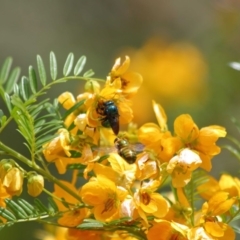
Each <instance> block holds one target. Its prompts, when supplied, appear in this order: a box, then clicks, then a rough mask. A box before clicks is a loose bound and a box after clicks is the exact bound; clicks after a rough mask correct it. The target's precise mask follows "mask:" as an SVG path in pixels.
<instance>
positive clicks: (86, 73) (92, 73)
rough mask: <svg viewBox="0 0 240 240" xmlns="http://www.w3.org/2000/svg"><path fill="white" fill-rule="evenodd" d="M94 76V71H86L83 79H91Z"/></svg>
mask: <svg viewBox="0 0 240 240" xmlns="http://www.w3.org/2000/svg"><path fill="white" fill-rule="evenodd" d="M93 75H94V71H93V70H92V69H89V70H88V71H86V72H85V73H84V74H83V77H85V78H90V77H92V76H93Z"/></svg>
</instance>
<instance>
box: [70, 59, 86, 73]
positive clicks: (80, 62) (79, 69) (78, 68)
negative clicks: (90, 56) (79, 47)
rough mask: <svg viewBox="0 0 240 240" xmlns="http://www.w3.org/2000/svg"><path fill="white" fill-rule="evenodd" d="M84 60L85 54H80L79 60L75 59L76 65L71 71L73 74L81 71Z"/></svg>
mask: <svg viewBox="0 0 240 240" xmlns="http://www.w3.org/2000/svg"><path fill="white" fill-rule="evenodd" d="M86 60H87V58H86V56H81V57H80V58H79V60H78V61H77V64H76V66H75V68H74V71H73V72H74V75H75V76H77V75H79V74H80V73H81V72H82V70H83V68H84V66H85V64H86Z"/></svg>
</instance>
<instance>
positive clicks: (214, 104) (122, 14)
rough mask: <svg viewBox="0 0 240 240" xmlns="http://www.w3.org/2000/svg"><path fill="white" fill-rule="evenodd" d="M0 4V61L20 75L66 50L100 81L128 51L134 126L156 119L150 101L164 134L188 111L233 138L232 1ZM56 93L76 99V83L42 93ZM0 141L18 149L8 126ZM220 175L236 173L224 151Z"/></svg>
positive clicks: (239, 112) (25, 233) (218, 161)
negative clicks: (136, 82) (135, 81)
mask: <svg viewBox="0 0 240 240" xmlns="http://www.w3.org/2000/svg"><path fill="white" fill-rule="evenodd" d="M0 6H1V7H0V63H2V62H3V61H4V59H5V58H6V57H7V56H12V57H13V59H14V66H20V67H21V69H22V74H23V75H27V72H28V66H29V65H33V66H36V55H37V54H40V55H41V56H42V58H43V60H44V61H45V63H46V64H48V62H49V52H50V51H54V52H55V54H56V56H57V58H58V62H59V65H60V66H63V64H64V61H65V59H66V57H67V55H68V53H69V52H73V53H74V55H75V57H76V58H78V57H80V56H81V55H83V54H84V55H86V56H87V65H86V68H85V69H86V70H87V69H89V68H92V69H93V70H94V71H95V73H96V74H95V76H96V77H99V78H105V77H106V75H107V74H108V72H109V71H110V69H111V67H112V65H113V63H114V60H115V58H116V57H118V56H122V57H124V55H126V54H128V55H129V56H130V57H131V60H132V65H131V70H134V71H138V72H139V73H141V74H142V75H143V77H144V84H143V87H142V89H141V90H140V93H139V94H138V96H136V98H135V100H134V105H133V108H134V111H135V116H136V117H135V119H134V120H135V122H136V123H138V124H139V126H140V125H141V124H143V123H145V122H148V121H156V120H155V117H154V114H153V111H152V105H151V99H154V100H155V101H157V102H159V103H160V104H162V105H163V107H164V108H165V110H166V113H167V114H168V117H169V120H168V122H169V128H170V129H172V125H173V121H174V119H175V118H176V117H177V116H178V115H179V114H181V113H189V114H190V115H191V116H192V117H193V119H194V120H195V122H196V123H197V124H198V126H199V127H203V126H207V125H213V124H217V125H223V126H225V127H226V128H227V131H228V133H229V134H230V135H232V136H235V137H238V138H239V133H238V132H237V130H236V127H235V125H234V124H233V123H232V122H231V117H235V118H236V119H239V121H240V109H239V106H240V104H239V102H240V94H239V92H240V72H238V71H236V70H233V69H231V68H230V67H229V66H228V64H229V62H232V61H238V60H240V1H239V0H210V1H209V0H202V1H199V0H191V1H188V0H181V1H173V0H168V1H159V0H152V1H146V0H128V1H127V0H122V1H114V0H105V1H97V0H95V1H94V0H85V1H83V0H79V1H63V0H52V1H45V0H42V1H27V0H25V1H24V0H22V1H7V0H1V1H0ZM62 91H72V92H73V93H74V94H75V95H77V94H78V93H80V92H81V91H82V85H79V83H78V82H71V84H69V83H68V84H63V85H61V86H60V85H59V86H58V88H57V89H56V90H55V92H54V91H50V93H49V94H50V96H52V97H56V96H57V95H58V94H60V93H61V92H62ZM139 104H141V110H139ZM1 107H2V103H1V102H0V108H1ZM0 138H1V140H3V139H4V142H5V143H9V144H10V145H12V146H13V145H14V146H15V148H16V149H17V150H19V151H21V152H23V153H24V152H25V147H23V144H22V143H21V138H20V137H19V136H18V133H17V132H16V129H15V127H12V128H10V129H8V131H7V132H6V134H5V135H2V136H1V137H0ZM13 139H14V140H13ZM226 142H227V141H226V140H225V141H221V142H220V143H222V144H224V143H226ZM223 171H226V172H230V173H232V174H233V175H234V176H239V163H238V162H237V160H236V159H235V158H234V157H232V156H231V154H229V153H228V152H227V151H226V150H223V152H222V154H221V155H220V156H218V157H216V158H215V159H214V160H213V174H214V175H215V176H217V177H218V176H219V174H220V172H223ZM38 228H41V225H36V224H33V223H27V224H18V225H16V226H13V227H11V228H6V229H3V230H2V231H1V233H0V239H5V240H20V239H21V240H22V239H28V240H31V239H36V237H35V235H36V234H35V231H36V229H38Z"/></svg>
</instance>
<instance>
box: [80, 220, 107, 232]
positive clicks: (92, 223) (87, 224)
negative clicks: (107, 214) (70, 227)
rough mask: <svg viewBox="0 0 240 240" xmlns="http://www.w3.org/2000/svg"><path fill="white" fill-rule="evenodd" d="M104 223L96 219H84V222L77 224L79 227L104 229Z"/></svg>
mask: <svg viewBox="0 0 240 240" xmlns="http://www.w3.org/2000/svg"><path fill="white" fill-rule="evenodd" d="M103 227H104V224H103V223H102V222H99V221H97V220H94V219H84V220H83V223H81V224H80V225H78V226H77V229H82V230H84V229H85V230H87V229H95V230H96V229H103Z"/></svg>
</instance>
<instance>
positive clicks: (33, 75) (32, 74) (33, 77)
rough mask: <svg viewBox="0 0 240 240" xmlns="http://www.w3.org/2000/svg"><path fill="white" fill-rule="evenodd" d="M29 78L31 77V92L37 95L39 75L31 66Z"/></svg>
mask: <svg viewBox="0 0 240 240" xmlns="http://www.w3.org/2000/svg"><path fill="white" fill-rule="evenodd" d="M28 77H29V82H30V87H31V90H32V92H33V93H36V92H37V89H38V84H37V75H36V72H35V70H34V68H33V67H32V66H29V68H28Z"/></svg>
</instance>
